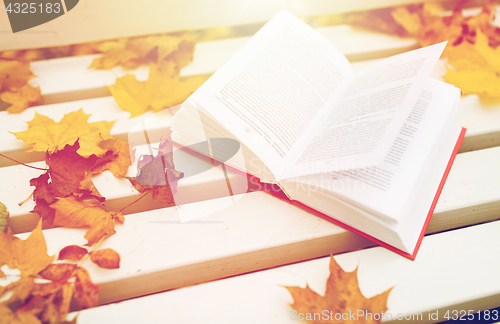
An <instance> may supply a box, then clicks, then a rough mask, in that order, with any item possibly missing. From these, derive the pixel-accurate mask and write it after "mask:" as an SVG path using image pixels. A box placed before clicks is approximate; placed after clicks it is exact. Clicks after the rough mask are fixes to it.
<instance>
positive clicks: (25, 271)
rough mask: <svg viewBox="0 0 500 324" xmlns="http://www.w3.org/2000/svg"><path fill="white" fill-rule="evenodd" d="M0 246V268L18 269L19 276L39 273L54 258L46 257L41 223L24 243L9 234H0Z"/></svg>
mask: <svg viewBox="0 0 500 324" xmlns="http://www.w3.org/2000/svg"><path fill="white" fill-rule="evenodd" d="M0 246H1V247H2V253H1V254H0V267H1V266H3V265H4V264H6V265H8V266H9V268H11V269H19V270H20V271H21V276H30V275H34V274H37V273H39V272H40V271H42V270H43V269H45V268H46V267H47V266H48V265H49V264H50V263H51V262H52V260H53V259H54V256H49V255H47V246H46V244H45V238H44V237H43V233H42V222H41V221H40V222H38V225H37V227H36V228H35V229H34V230H33V231H32V232H31V234H30V236H29V237H28V238H27V239H26V240H24V241H23V240H21V239H20V238H17V237H15V236H13V235H12V234H11V233H4V232H0Z"/></svg>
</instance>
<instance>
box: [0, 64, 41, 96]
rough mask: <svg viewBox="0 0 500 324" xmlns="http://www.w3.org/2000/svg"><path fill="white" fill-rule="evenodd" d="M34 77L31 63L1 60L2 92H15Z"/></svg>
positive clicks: (0, 81) (0, 85)
mask: <svg viewBox="0 0 500 324" xmlns="http://www.w3.org/2000/svg"><path fill="white" fill-rule="evenodd" d="M33 77H35V75H34V74H33V72H31V70H30V62H27V61H18V60H9V59H2V58H0V90H11V91H15V90H17V89H18V88H20V87H22V86H24V85H25V84H27V83H28V81H29V80H30V79H32V78H33Z"/></svg>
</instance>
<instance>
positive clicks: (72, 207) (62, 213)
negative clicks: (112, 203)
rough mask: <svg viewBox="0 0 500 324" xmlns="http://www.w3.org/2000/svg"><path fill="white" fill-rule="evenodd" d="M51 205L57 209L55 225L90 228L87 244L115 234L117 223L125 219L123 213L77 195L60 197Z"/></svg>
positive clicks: (89, 244) (92, 243)
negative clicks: (107, 208) (82, 199)
mask: <svg viewBox="0 0 500 324" xmlns="http://www.w3.org/2000/svg"><path fill="white" fill-rule="evenodd" d="M50 207H51V208H53V209H55V216H54V222H53V223H52V224H53V225H54V226H64V227H70V228H82V227H85V228H88V230H87V233H85V238H86V239H87V241H88V243H87V244H86V245H87V246H91V245H94V244H95V243H97V242H98V241H99V240H101V239H102V238H106V237H109V236H111V235H113V234H115V233H116V231H115V223H116V222H119V223H123V222H124V221H125V218H124V217H123V215H122V214H121V213H117V212H107V211H105V210H104V209H102V208H101V207H100V206H99V205H97V204H94V203H92V202H87V201H81V200H79V199H77V198H76V197H75V196H69V197H68V198H59V199H58V200H57V201H56V202H55V203H53V204H52V205H50Z"/></svg>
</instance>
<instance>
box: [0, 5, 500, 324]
mask: <svg viewBox="0 0 500 324" xmlns="http://www.w3.org/2000/svg"><path fill="white" fill-rule="evenodd" d="M407 2H411V1H395V0H394V1H393V0H386V1H384V2H383V3H381V4H377V5H375V4H374V2H369V1H356V2H352V3H350V4H349V5H346V4H343V3H342V2H337V1H335V2H331V3H330V2H323V1H310V2H308V1H305V0H304V1H301V0H297V1H294V2H290V3H288V9H290V10H291V11H292V12H294V13H295V14H296V15H299V16H301V15H303V16H304V15H307V16H311V15H312V16H313V15H320V14H327V13H337V12H342V11H348V10H366V9H371V8H373V7H375V6H390V5H396V4H403V3H407ZM112 3H113V2H112V1H103V0H101V1H99V3H97V2H95V1H91V0H89V1H87V2H85V1H82V2H81V4H80V6H82V7H83V5H84V4H85V6H86V7H85V8H84V10H86V11H85V12H87V13H90V12H94V11H95V10H97V9H96V8H100V9H101V10H102V11H103V12H107V13H108V14H109V12H110V11H111V10H112V8H111V7H110V6H111V5H112ZM123 3H124V4H125V5H124V8H123V10H122V11H118V12H120V15H121V16H120V15H118V17H113V18H109V15H108V16H107V18H104V16H102V15H103V12H98V13H96V16H95V25H96V26H99V24H101V27H102V24H103V21H104V20H103V19H111V21H114V22H118V21H120V19H124V20H125V19H127V18H129V19H132V16H131V12H132V11H133V8H134V6H132V5H131V2H123ZM142 3H143V4H144V5H145V8H147V9H144V10H145V13H144V14H150V15H153V16H151V17H156V16H155V15H156V14H153V13H154V12H157V11H161V10H164V12H170V14H171V16H170V15H168V14H167V15H166V16H165V20H164V21H165V24H164V25H162V24H159V23H158V22H157V23H151V22H149V23H146V24H145V26H142V27H140V28H136V29H133V28H130V27H124V28H123V29H120V28H114V27H113V28H109V30H108V29H106V30H104V31H103V32H102V33H100V34H99V36H98V37H101V38H111V37H118V36H131V35H138V34H147V33H155V32H166V31H174V30H179V29H198V28H208V27H214V26H232V25H236V24H243V23H255V22H263V21H265V20H267V19H268V18H270V17H271V16H272V14H273V13H274V12H276V11H277V10H278V9H279V8H281V7H282V6H283V4H282V2H280V1H277V0H276V1H269V2H268V3H265V1H258V2H257V3H256V4H255V5H254V6H252V7H251V8H250V9H249V8H245V14H241V12H242V10H243V7H241V6H242V4H243V2H241V3H240V2H234V1H229V0H218V1H215V2H213V4H212V5H211V6H205V2H203V1H197V0H190V1H186V4H185V7H186V8H187V9H186V10H183V9H181V8H178V7H177V6H175V8H174V7H172V8H170V7H168V5H167V3H170V2H165V4H159V3H157V2H154V1H143V2H142ZM202 3H203V5H202ZM236 3H238V5H237V4H236ZM346 3H347V2H346ZM148 6H149V7H148ZM151 6H159V7H160V8H156V10H153V9H151V8H150V7H151ZM224 6H227V9H226V11H224V12H222V11H221V10H220V8H226V7H224ZM344 6H345V7H344ZM167 7H168V8H167ZM77 8H78V7H77ZM168 10H171V11H168ZM77 13H78V11H77V9H74V10H73V11H72V14H74V17H75V18H73V19H77V21H76V22H75V25H76V26H80V25H81V23H80V22H79V21H78V18H77V15H76V14H77ZM68 15H69V14H68ZM200 15H201V16H200ZM200 17H204V19H201V18H200ZM170 18H171V19H172V20H170ZM63 19H64V17H61V18H60V20H59V21H58V20H54V21H53V22H52V23H49V24H47V25H46V28H48V29H47V30H52V29H54V30H56V29H57V28H59V29H61V28H63V26H64V28H65V27H66V25H65V24H68V22H66V23H65V22H64V20H63ZM155 19H159V18H157V17H156V18H155ZM152 20H154V19H152ZM79 23H80V25H79ZM41 27H42V26H40V27H39V28H41ZM2 28H3V29H6V27H5V23H4V22H2V23H0V30H1V29H2ZM37 28H38V27H37ZM89 28H90V31H88V32H87V33H82V35H83V36H78V37H80V38H75V39H74V40H72V41H74V42H77V41H89V40H93V39H95V38H96V35H97V34H96V32H97V31H95V32H92V30H94V29H95V28H97V27H95V26H89ZM59 29H57V30H59ZM70 29H71V28H70ZM318 30H319V31H320V32H321V33H323V34H324V35H325V36H326V37H327V38H329V39H330V40H331V41H332V42H333V43H334V44H336V45H337V46H338V47H339V49H340V50H341V51H342V52H343V53H344V54H345V55H346V56H347V57H348V58H349V59H351V61H353V62H354V66H355V68H356V69H359V68H361V67H362V66H363V65H365V64H367V63H368V62H369V61H370V60H372V59H378V58H380V57H384V56H387V55H392V54H395V53H399V52H403V51H406V50H408V49H411V48H413V47H415V46H416V42H415V40H413V39H401V38H398V37H393V36H387V35H382V34H378V33H373V32H369V31H364V30H358V29H354V28H351V27H349V26H344V25H341V26H334V27H321V28H319V29H318ZM72 32H73V33H74V31H71V30H67V31H64V32H61V35H59V37H52V38H51V37H47V39H46V40H45V41H44V42H43V43H41V41H40V40H38V39H35V38H33V37H32V42H29V41H28V40H27V39H28V38H29V36H19V37H17V38H16V37H10V36H12V35H8V37H6V38H5V42H6V43H4V44H0V50H1V49H6V48H25V47H27V46H48V45H60V44H65V42H66V43H67V42H68V40H69V39H70V38H68V37H69V36H68V35H72V34H71V33H72ZM78 35H80V34H78ZM85 37H87V38H85ZM89 37H90V38H89ZM2 38H3V35H2ZM247 39H248V37H240V38H229V39H223V40H217V41H209V42H203V43H199V44H197V46H196V50H195V58H194V61H193V62H192V63H191V64H190V65H188V66H187V67H186V68H184V69H183V71H182V75H186V76H187V75H198V74H205V75H206V74H211V73H213V72H214V71H215V70H216V69H217V68H218V67H219V66H221V64H223V63H224V62H225V61H226V60H227V59H228V58H229V57H231V55H232V54H234V53H235V52H236V51H237V50H238V49H239V48H240V47H241V46H242V45H243V44H244V43H245V41H246V40H247ZM28 44H29V45H28ZM1 46H3V47H1ZM95 57H96V55H89V56H83V57H69V58H61V59H53V60H46V61H38V62H34V63H32V69H33V71H34V73H35V74H36V75H37V78H35V79H33V80H32V81H31V82H30V83H31V84H32V85H39V86H40V88H41V90H42V94H43V99H42V102H41V104H40V105H39V106H37V107H32V108H29V109H28V110H26V111H25V112H23V113H21V114H18V115H13V114H8V113H7V112H5V111H2V112H0V153H2V154H5V155H8V156H11V157H13V158H15V159H17V160H19V161H21V162H24V163H29V164H32V165H34V166H39V167H44V166H45V164H44V162H43V159H44V154H40V153H27V152H25V150H26V149H27V146H26V145H24V143H23V142H22V141H19V140H17V139H16V138H15V137H14V136H13V135H12V134H11V133H9V132H16V131H22V130H25V129H26V127H27V126H26V123H25V122H27V121H29V120H31V119H32V118H33V116H34V113H35V112H39V113H41V114H43V115H46V116H48V117H50V118H52V119H55V120H59V119H60V118H61V117H62V116H63V115H64V114H66V113H68V112H71V111H75V110H78V109H80V108H82V107H83V110H84V112H86V113H87V114H92V116H91V118H90V121H99V120H117V121H116V123H115V125H114V127H113V129H112V135H114V136H116V137H117V138H121V139H124V140H127V138H128V136H129V135H130V134H132V135H134V136H137V135H140V134H141V132H142V129H141V128H138V126H137V125H140V122H141V120H144V121H146V124H147V125H148V129H147V131H148V132H150V134H161V133H164V132H166V131H168V129H169V126H170V123H171V121H172V113H173V112H175V107H173V108H171V109H170V111H169V110H165V111H163V112H161V113H159V114H155V115H154V117H150V116H152V115H153V114H152V113H146V114H144V115H142V116H139V117H136V118H131V119H129V118H128V116H129V114H128V113H126V112H124V111H123V110H121V109H120V108H119V107H118V105H117V104H116V102H115V101H114V99H113V98H112V97H110V96H109V92H108V90H107V88H106V85H111V84H113V83H114V80H115V79H116V78H117V77H119V76H121V75H123V74H125V73H128V72H129V71H124V70H123V69H121V68H115V69H113V70H112V71H96V70H89V69H87V68H88V66H89V65H90V63H91V61H92V60H93V58H95ZM443 69H444V63H443V62H441V63H440V65H439V66H437V67H436V69H435V71H434V76H435V77H438V78H439V77H440V76H441V75H442V74H443ZM132 73H134V74H136V75H137V77H138V79H145V78H146V77H147V74H148V69H147V68H146V67H141V68H139V69H137V70H135V71H132ZM148 117H149V118H148ZM460 120H461V123H462V125H463V126H464V127H466V128H467V129H468V130H467V134H466V138H465V139H464V142H463V144H462V147H461V150H460V152H461V153H460V154H459V155H458V156H457V158H456V160H455V164H454V166H453V168H452V170H451V172H450V175H449V177H448V180H447V183H446V185H445V187H444V190H443V192H442V194H441V197H440V199H439V202H438V205H437V207H436V210H435V213H434V215H433V218H432V221H431V223H430V226H429V228H428V234H432V235H428V236H426V237H425V238H424V240H423V244H422V247H421V249H420V251H419V253H418V256H417V258H416V260H415V261H413V262H412V261H409V260H407V259H404V258H402V257H401V256H399V255H396V254H394V253H392V252H389V251H387V250H385V249H383V248H380V247H373V246H374V244H373V243H372V242H370V241H368V240H366V239H364V238H361V237H359V236H358V235H356V234H353V233H351V232H349V231H347V230H345V229H343V228H340V227H338V226H336V225H333V224H332V223H329V222H327V221H325V220H323V219H320V218H318V217H316V216H314V215H311V214H309V213H307V212H305V211H304V210H302V209H299V208H297V207H295V206H292V205H290V204H287V203H286V202H283V201H280V200H278V199H275V198H273V197H272V196H270V195H268V194H267V193H265V192H261V191H258V192H249V193H245V192H246V191H247V189H248V185H247V179H246V178H245V177H243V176H241V175H238V174H236V173H232V172H229V180H230V182H231V186H232V187H233V188H237V190H236V191H235V192H234V196H230V194H229V191H228V189H227V184H226V179H225V176H224V173H223V170H222V169H221V168H220V167H219V168H208V167H207V169H209V170H208V171H206V172H203V173H200V174H198V175H196V176H192V177H188V178H186V179H182V180H180V181H179V188H178V191H179V192H178V194H177V195H176V197H175V198H176V202H177V203H178V204H180V205H181V208H180V209H179V208H178V207H170V208H162V207H161V206H160V205H159V204H157V203H155V202H154V201H153V200H152V199H151V198H149V196H150V195H148V196H146V197H147V198H145V199H142V200H140V201H139V202H138V203H136V204H134V205H133V206H132V207H130V208H127V209H125V210H124V212H125V214H126V221H125V223H124V224H123V225H118V226H117V233H116V234H115V235H114V236H112V237H111V238H109V239H107V240H105V241H104V242H103V243H102V244H101V247H102V248H104V247H112V248H113V249H115V250H116V251H117V252H119V254H120V255H121V259H122V262H121V267H120V269H117V270H103V269H99V268H98V267H97V266H95V265H94V264H92V263H90V262H87V263H85V265H84V266H85V267H86V268H87V269H88V270H89V272H90V274H91V276H92V280H93V281H94V282H95V283H96V284H98V285H100V286H101V291H100V295H99V302H100V304H101V305H103V306H100V307H97V308H94V309H89V310H85V311H81V312H79V317H78V323H105V322H109V321H110V320H112V321H113V322H122V323H137V322H139V321H141V322H146V323H149V322H173V323H198V322H199V323H201V322H203V323H288V322H290V321H291V319H290V308H289V306H288V304H289V303H291V302H292V298H291V296H290V294H289V293H288V292H287V291H286V289H284V288H283V287H282V286H283V285H286V286H291V285H301V286H305V284H306V282H307V283H308V284H309V285H310V286H311V287H312V288H313V289H314V290H316V291H317V292H319V293H322V292H324V288H325V287H324V284H325V280H326V276H327V274H328V266H327V265H328V262H329V258H328V257H325V256H328V255H330V254H335V255H337V256H336V259H337V261H338V262H339V264H340V265H341V266H342V267H343V268H344V269H345V270H346V271H352V270H353V269H354V268H355V267H356V266H358V267H359V270H358V271H359V272H358V273H359V280H360V287H361V290H362V292H363V293H364V294H365V296H367V297H371V296H373V295H376V294H378V293H380V292H382V291H385V290H387V289H388V288H391V287H395V288H394V289H393V291H392V292H391V295H390V297H389V300H388V308H389V312H391V313H394V314H396V313H403V314H405V313H422V314H423V319H424V322H432V320H429V318H428V315H427V313H428V312H431V313H432V312H436V311H439V313H440V315H441V317H440V320H442V319H443V317H442V315H444V314H445V312H446V311H447V310H453V309H458V310H469V309H471V310H475V311H477V310H484V309H490V308H495V307H498V306H500V280H498V278H497V276H498V275H497V269H498V266H499V265H500V261H498V252H500V244H499V243H500V241H499V240H500V235H499V234H500V221H495V220H497V219H500V168H499V167H498V161H499V159H500V147H498V146H499V145H500V103H496V104H490V105H488V106H487V105H485V104H484V103H482V102H481V101H480V100H479V99H478V97H477V96H475V95H470V96H467V97H463V98H462V102H461V105H460ZM139 144H140V143H139ZM143 144H145V143H143ZM153 146H154V145H153ZM137 149H138V152H145V150H146V147H145V145H142V146H138V147H137ZM175 162H176V166H177V168H178V169H180V170H182V171H185V170H186V169H189V168H196V167H200V166H203V165H204V164H207V163H208V162H206V161H204V160H202V159H200V158H196V157H193V156H188V155H187V154H185V153H184V154H180V153H178V155H177V156H176V157H175ZM132 169H133V168H132ZM39 174H40V171H37V170H33V169H29V168H26V167H24V166H20V165H15V163H13V162H12V161H9V160H6V159H3V158H0V180H1V185H0V201H1V202H3V203H4V204H6V205H7V207H8V209H9V211H10V214H11V218H10V226H11V228H12V230H13V231H14V232H15V233H18V235H19V236H20V237H23V238H24V237H26V236H27V235H28V231H30V230H31V229H32V228H33V227H34V225H35V224H36V222H37V220H38V216H37V215H36V214H33V213H30V212H29V211H30V210H32V209H33V206H34V203H33V202H32V201H28V202H27V203H25V204H23V205H22V206H18V205H17V203H18V202H20V201H22V200H24V199H25V198H26V197H28V196H29V195H30V193H31V191H32V189H33V188H31V187H30V186H29V185H28V183H29V179H31V178H33V177H36V176H38V175H39ZM94 180H95V184H96V187H97V188H98V189H99V191H100V192H101V193H102V194H103V196H105V197H107V198H108V199H107V202H106V208H108V209H110V210H117V209H120V208H122V207H124V206H127V205H128V204H129V203H131V202H132V201H134V200H136V199H137V198H138V197H139V196H140V195H139V193H138V192H137V191H135V190H133V189H132V187H131V185H130V184H129V183H128V181H126V180H117V179H116V178H115V177H114V176H112V175H111V174H110V173H108V172H105V173H103V174H102V175H100V176H98V177H96V178H95V179H94ZM220 206H227V208H220ZM211 209H213V210H217V209H218V210H217V211H215V212H213V213H211V214H210V215H208V216H205V217H203V218H200V219H198V220H195V221H192V222H188V223H180V221H179V213H180V212H182V213H183V215H187V217H190V216H189V215H192V217H193V218H194V217H195V216H196V215H197V214H199V213H200V212H206V211H207V210H211ZM483 223H484V224H483ZM83 233H84V230H77V229H67V228H64V229H60V228H56V229H48V230H44V234H45V237H46V239H47V245H48V249H49V251H48V252H49V254H55V253H57V252H58V251H59V250H60V249H61V248H62V247H64V246H66V245H69V244H84V243H85V242H86V241H85V239H84V238H83ZM356 250H357V251H356ZM352 251H355V252H352ZM341 253H343V254H341ZM312 259H315V260H312ZM305 260H312V261H307V262H303V261H305ZM291 263H295V264H293V265H289V266H284V267H280V266H282V265H287V264H291ZM274 267H276V268H275V269H271V270H264V271H259V272H255V273H251V274H246V273H249V272H254V271H257V270H262V269H268V268H274ZM235 275H239V276H236V277H232V278H229V279H224V280H219V281H214V282H209V283H205V282H207V281H212V280H216V279H222V278H226V277H231V276H235ZM200 283H203V284H201V285H197V286H193V287H187V288H183V287H186V286H191V285H195V284H200ZM174 288H182V289H177V290H174V291H168V292H164V291H166V290H170V289H174ZM152 293H159V294H154V295H151V296H145V297H140V298H135V299H131V300H128V301H124V300H126V299H129V298H133V297H139V296H144V295H148V294H152ZM121 301H123V302H121ZM115 302H120V303H118V304H111V305H106V304H109V303H115ZM292 322H294V321H292ZM420 322H422V321H420Z"/></svg>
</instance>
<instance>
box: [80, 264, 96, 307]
mask: <svg viewBox="0 0 500 324" xmlns="http://www.w3.org/2000/svg"><path fill="white" fill-rule="evenodd" d="M99 289H100V288H99V286H97V285H94V284H93V283H92V280H91V279H90V275H89V273H88V272H87V270H85V269H84V268H81V267H80V268H78V269H77V271H76V281H75V292H74V297H75V299H76V301H77V302H78V305H80V307H82V308H90V307H95V306H97V302H98V301H99Z"/></svg>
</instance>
